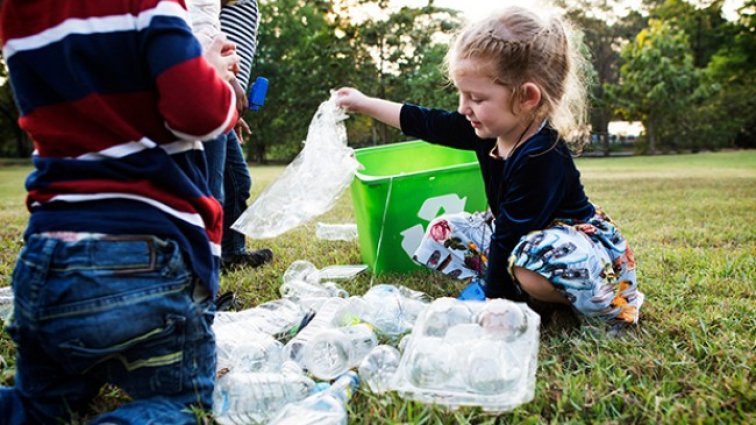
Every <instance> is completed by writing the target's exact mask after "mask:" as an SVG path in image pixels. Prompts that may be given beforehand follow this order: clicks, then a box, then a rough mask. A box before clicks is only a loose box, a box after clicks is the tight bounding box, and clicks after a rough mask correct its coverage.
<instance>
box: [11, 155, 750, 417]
mask: <svg viewBox="0 0 756 425" xmlns="http://www.w3.org/2000/svg"><path fill="white" fill-rule="evenodd" d="M578 167H579V168H580V169H581V171H582V174H583V183H584V185H585V187H586V191H587V193H588V195H589V197H590V198H591V200H592V201H593V202H594V203H596V204H598V205H601V206H602V207H603V208H604V209H605V210H606V211H607V212H608V213H609V214H610V215H611V216H612V217H613V218H614V219H615V221H616V222H618V224H619V226H620V228H621V229H622V230H623V232H624V234H625V235H626V236H627V238H628V240H629V241H630V242H631V244H632V245H633V248H634V250H635V253H636V258H637V262H638V278H639V284H640V287H641V289H642V291H643V292H645V294H646V304H645V305H644V307H643V309H642V318H641V323H640V325H639V326H638V327H637V328H636V329H633V330H631V331H630V332H628V333H626V334H625V335H624V336H623V337H622V338H613V337H611V336H610V335H608V334H607V332H605V331H604V330H603V329H601V328H598V329H597V328H594V327H589V326H583V327H578V326H575V325H574V323H573V322H570V321H569V320H567V319H568V318H567V317H566V316H565V317H561V316H559V317H557V319H558V320H556V321H554V322H552V323H550V324H548V325H547V326H545V327H544V328H543V329H542V330H541V346H540V351H539V357H538V359H539V365H538V372H537V384H536V394H535V399H534V400H533V401H532V402H530V403H528V404H526V405H523V406H521V407H519V408H518V409H516V410H514V411H513V412H511V413H507V414H503V415H500V416H489V415H486V414H485V413H483V412H481V411H480V410H479V409H475V408H466V409H461V410H458V411H456V412H449V411H447V410H445V409H443V408H440V407H437V406H427V405H423V404H419V403H415V402H408V401H405V400H403V399H401V398H399V397H398V396H397V395H396V394H393V393H390V394H388V395H385V396H375V395H373V394H370V393H368V392H367V391H363V390H361V391H359V392H358V393H357V394H356V396H355V398H354V399H353V400H352V401H351V403H350V409H351V414H350V423H355V424H395V423H413V424H435V423H444V424H457V423H462V424H468V423H469V424H493V423H675V424H677V423H756V414H755V413H754V411H755V409H754V406H756V397H755V395H756V391H754V376H753V370H754V368H755V366H756V361H755V360H756V358H755V356H754V353H755V352H756V302H755V300H754V292H755V291H754V290H755V289H756V151H736V152H722V153H707V154H697V155H677V156H658V157H632V158H608V159H583V160H579V161H578ZM282 169H283V167H253V168H252V169H251V170H252V175H253V179H254V190H253V197H255V196H257V195H258V194H259V193H260V191H261V190H262V189H263V188H264V187H265V186H266V185H268V184H269V183H270V182H272V181H273V180H274V179H275V177H276V176H277V175H278V173H280V172H281V171H282ZM28 171H29V168H28V167H13V166H9V167H2V168H0V220H1V221H2V223H3V226H2V228H0V285H7V284H9V283H10V278H11V271H12V267H13V261H14V259H15V256H16V254H17V252H18V249H19V248H20V247H21V233H22V231H23V226H24V223H25V220H26V218H27V213H26V210H25V208H24V205H23V198H24V192H23V180H24V178H25V175H26V173H27V172H28ZM353 217H354V215H353V208H352V202H351V199H350V197H349V193H346V194H345V195H344V197H343V198H342V199H341V200H340V201H339V203H338V204H337V206H336V207H335V208H334V209H333V210H332V211H330V212H328V213H327V214H326V215H324V216H323V217H319V218H317V219H315V220H313V221H312V222H311V223H308V224H306V225H303V226H301V227H299V228H297V229H295V230H293V231H290V232H288V233H286V234H284V235H283V236H280V237H278V238H275V239H272V240H261V241H257V240H253V241H250V246H251V247H252V248H259V247H264V246H265V247H270V248H272V249H273V250H274V252H275V255H276V258H275V260H274V263H273V264H272V265H270V266H266V267H263V268H261V269H258V270H245V271H238V272H234V273H232V274H228V275H225V276H224V277H223V278H222V281H221V285H222V287H223V290H234V291H237V292H238V294H239V296H240V299H241V301H242V303H243V304H244V306H245V307H246V306H252V305H255V304H258V303H260V302H263V301H267V300H270V299H274V298H278V296H279V295H278V292H277V290H278V286H279V285H280V283H281V276H282V274H283V271H284V270H285V269H286V268H287V267H288V265H289V264H290V263H291V262H292V261H295V260H298V259H305V260H309V261H311V262H313V263H314V264H315V265H316V266H318V267H324V266H327V265H332V264H353V263H359V262H361V260H360V254H359V248H358V246H357V242H329V241H321V240H318V239H316V238H315V236H314V234H315V225H314V223H315V222H316V221H318V220H320V221H325V222H332V223H340V222H354V218H353ZM371 283H373V284H375V283H396V284H402V285H406V286H410V287H414V288H417V289H420V290H423V291H425V292H428V293H429V294H430V295H431V296H434V297H438V296H444V295H456V294H457V293H458V291H459V290H460V289H461V284H459V283H457V282H454V281H451V280H448V279H446V278H444V277H441V276H437V275H432V274H428V273H426V272H416V273H413V274H407V275H400V274H389V275H382V276H379V277H373V276H371V275H369V274H366V275H364V276H361V277H359V278H358V279H356V280H354V281H351V282H349V283H348V284H347V285H346V289H347V290H348V291H349V292H350V293H355V294H361V293H363V292H364V291H365V290H366V289H367V288H368V287H369V286H370V284H371ZM559 319H564V320H559ZM0 355H1V356H2V357H4V358H5V360H6V364H0V371H1V372H2V374H0V377H2V376H5V380H6V383H10V382H12V378H10V377H11V376H12V370H13V366H14V362H13V360H12V357H13V349H12V345H11V344H10V342H9V339H8V338H7V336H3V337H1V338H0ZM121 400H122V395H121V394H119V393H118V392H117V391H113V390H112V389H106V390H104V391H103V393H102V394H101V396H100V397H99V399H98V401H97V404H96V405H95V407H93V414H94V413H96V412H97V411H98V410H101V409H103V408H104V407H103V406H112V405H114V404H117V403H119V402H120V401H121Z"/></svg>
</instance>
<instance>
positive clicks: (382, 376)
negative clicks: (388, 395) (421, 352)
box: [357, 344, 401, 394]
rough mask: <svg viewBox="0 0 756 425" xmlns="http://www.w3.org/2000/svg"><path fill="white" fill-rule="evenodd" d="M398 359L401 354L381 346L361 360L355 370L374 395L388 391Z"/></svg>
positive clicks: (397, 365)
mask: <svg viewBox="0 0 756 425" xmlns="http://www.w3.org/2000/svg"><path fill="white" fill-rule="evenodd" d="M400 358H401V354H399V350H397V349H396V348H394V347H392V346H390V345H383V344H382V345H378V346H376V347H375V348H373V349H372V350H370V352H369V353H368V355H367V356H365V358H364V359H362V362H361V363H360V367H359V368H358V369H357V371H358V372H359V375H360V379H361V380H362V382H365V383H366V384H367V386H368V388H370V391H372V392H374V393H376V394H382V393H384V392H386V391H388V389H389V387H390V384H391V378H393V376H394V373H396V369H397V368H398V367H399V360H400Z"/></svg>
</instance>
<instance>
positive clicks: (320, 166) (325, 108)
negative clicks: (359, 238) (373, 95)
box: [231, 95, 359, 238]
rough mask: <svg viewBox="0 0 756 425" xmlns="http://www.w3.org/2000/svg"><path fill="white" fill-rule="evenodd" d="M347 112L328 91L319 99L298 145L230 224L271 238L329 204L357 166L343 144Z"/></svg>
mask: <svg viewBox="0 0 756 425" xmlns="http://www.w3.org/2000/svg"><path fill="white" fill-rule="evenodd" d="M346 118H347V115H346V113H345V112H344V110H343V109H341V108H339V107H338V106H336V101H335V98H334V96H333V95H332V96H331V98H330V99H329V100H328V101H326V102H323V103H321V104H320V107H319V108H318V111H317V112H316V113H315V116H314V117H313V119H312V121H311V123H310V127H309V130H308V132H307V140H305V142H304V148H303V149H302V151H301V152H300V153H299V155H297V157H296V158H295V159H294V161H292V163H291V164H289V165H288V166H287V167H286V169H285V170H284V171H283V173H282V174H281V176H280V177H279V178H278V179H277V180H276V181H274V182H273V184H271V185H270V186H269V187H268V188H267V189H265V191H263V193H262V194H261V195H260V196H259V197H258V198H257V199H256V200H255V202H254V203H253V204H252V205H251V206H250V207H249V208H247V210H246V211H245V212H244V213H242V215H241V216H240V217H239V219H238V220H236V222H235V223H234V224H233V225H232V226H231V228H232V229H234V230H237V231H239V232H241V233H244V234H245V235H248V236H250V237H252V238H273V237H276V236H278V235H280V234H282V233H284V232H286V231H288V230H291V229H293V228H294V227H296V226H299V225H300V224H302V223H304V222H307V221H308V220H310V219H312V218H313V217H316V216H318V215H320V214H323V213H325V212H326V211H328V210H330V209H331V208H332V207H333V205H334V203H335V202H336V200H337V199H338V198H339V196H340V195H341V194H342V192H344V190H345V189H346V188H347V186H349V184H350V183H351V181H352V178H353V177H354V173H355V171H357V169H358V167H359V163H358V162H357V160H356V159H355V158H354V151H353V149H352V148H350V147H348V146H347V133H346V127H345V126H344V122H343V121H344V120H345V119H346Z"/></svg>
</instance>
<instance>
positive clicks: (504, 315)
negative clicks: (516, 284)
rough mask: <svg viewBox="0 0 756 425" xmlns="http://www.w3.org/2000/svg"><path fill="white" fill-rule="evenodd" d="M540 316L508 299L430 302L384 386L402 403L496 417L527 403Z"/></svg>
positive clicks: (532, 390)
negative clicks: (409, 401)
mask: <svg viewBox="0 0 756 425" xmlns="http://www.w3.org/2000/svg"><path fill="white" fill-rule="evenodd" d="M539 326H540V317H539V316H538V315H537V314H536V313H535V312H533V311H532V310H531V309H530V308H529V307H528V306H527V305H526V304H523V303H514V302H511V301H508V300H500V299H499V300H489V301H486V302H480V301H461V300H456V299H451V298H441V299H438V300H435V301H434V302H433V303H431V305H430V306H429V307H428V308H427V309H426V310H425V311H424V312H423V313H422V314H421V316H420V318H419V319H418V321H417V323H416V324H415V327H414V329H413V330H412V333H411V334H410V337H409V340H408V341H407V342H406V347H405V349H404V350H403V352H402V357H401V360H400V363H399V367H398V368H397V371H396V373H395V374H394V376H393V380H392V382H391V383H390V387H391V389H392V390H396V391H398V392H399V394H400V395H401V396H402V397H404V398H407V399H412V400H417V401H420V402H424V403H435V404H440V405H445V406H449V407H451V408H457V407H459V406H481V408H482V409H483V410H484V411H487V412H493V413H499V412H506V411H509V410H512V409H514V408H515V407H517V406H519V405H520V404H523V403H527V402H528V401H530V400H532V399H533V396H534V394H535V373H536V367H537V359H538V337H539Z"/></svg>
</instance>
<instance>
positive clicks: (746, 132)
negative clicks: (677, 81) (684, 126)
mask: <svg viewBox="0 0 756 425" xmlns="http://www.w3.org/2000/svg"><path fill="white" fill-rule="evenodd" d="M754 8H756V0H750V1H748V2H746V3H745V4H744V5H743V6H742V8H741V9H740V11H739V12H740V13H739V19H738V20H737V21H736V22H734V23H733V24H732V32H733V33H734V35H733V36H732V37H731V38H730V40H729V42H728V43H723V44H722V46H721V47H720V48H719V50H717V52H716V53H714V54H713V55H712V57H711V60H710V61H709V63H708V65H707V67H706V69H705V71H704V73H703V83H702V87H701V91H703V92H705V94H706V95H707V96H705V98H704V101H703V102H700V103H699V105H698V108H697V110H696V111H695V112H696V113H695V115H694V116H693V117H692V120H693V122H694V123H695V124H696V125H695V134H696V136H697V137H698V139H699V143H700V144H701V145H702V147H706V148H719V147H723V146H738V147H744V148H756V73H754V70H755V69H756V37H754V33H756V15H755V14H754V13H753V12H754ZM747 11H748V12H749V13H747Z"/></svg>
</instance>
